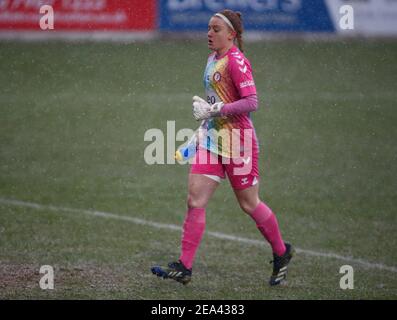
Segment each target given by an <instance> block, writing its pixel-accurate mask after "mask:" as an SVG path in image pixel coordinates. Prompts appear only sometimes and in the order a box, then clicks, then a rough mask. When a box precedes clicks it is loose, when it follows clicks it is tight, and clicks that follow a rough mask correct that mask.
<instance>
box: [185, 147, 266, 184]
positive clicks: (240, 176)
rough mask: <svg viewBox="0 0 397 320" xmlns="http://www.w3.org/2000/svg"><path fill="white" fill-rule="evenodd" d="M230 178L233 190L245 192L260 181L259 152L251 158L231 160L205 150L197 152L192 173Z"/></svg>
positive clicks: (191, 169) (254, 153) (191, 168)
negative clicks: (244, 190)
mask: <svg viewBox="0 0 397 320" xmlns="http://www.w3.org/2000/svg"><path fill="white" fill-rule="evenodd" d="M225 172H226V174H227V176H228V178H229V181H230V184H231V185H232V187H233V189H236V190H243V189H246V188H249V187H251V186H254V185H256V184H257V183H258V181H259V170H258V152H253V153H252V155H250V156H245V157H241V158H236V159H229V158H224V157H222V156H219V155H217V154H215V153H212V152H210V151H208V150H206V149H204V148H201V147H200V148H199V149H198V150H197V153H196V156H195V158H194V161H193V164H192V165H191V167H190V173H193V174H204V175H209V176H216V177H219V178H221V179H224V178H225V177H226V175H225Z"/></svg>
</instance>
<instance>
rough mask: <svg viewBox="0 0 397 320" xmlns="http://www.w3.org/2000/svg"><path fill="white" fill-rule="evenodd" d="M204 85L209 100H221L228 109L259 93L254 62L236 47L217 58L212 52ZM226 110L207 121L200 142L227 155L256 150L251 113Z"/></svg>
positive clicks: (230, 156)
mask: <svg viewBox="0 0 397 320" xmlns="http://www.w3.org/2000/svg"><path fill="white" fill-rule="evenodd" d="M204 86H205V92H206V98H207V102H208V103H210V104H213V103H215V102H220V101H222V102H224V103H225V104H226V106H225V111H226V110H227V107H228V106H227V104H230V103H232V102H236V101H238V100H241V99H243V98H246V97H249V96H256V87H255V82H254V79H253V76H252V69H251V64H250V62H249V61H248V59H247V58H246V57H245V56H244V54H243V53H242V52H241V51H240V50H239V49H238V48H237V47H236V46H233V47H232V48H231V49H230V50H229V51H228V52H226V53H225V54H224V55H222V56H220V57H216V53H215V52H213V53H211V54H210V55H209V57H208V61H207V66H206V68H205V72H204ZM225 113H226V114H225ZM225 113H223V115H222V116H220V117H215V118H210V119H208V120H206V121H205V122H204V124H203V126H202V127H203V128H204V129H205V131H204V132H205V135H204V137H201V138H200V145H201V146H202V147H204V148H206V149H207V150H209V151H211V152H213V153H216V154H218V155H221V156H223V157H227V158H236V157H240V156H241V154H242V153H245V154H247V152H257V151H258V143H257V138H256V134H255V129H254V126H253V124H252V121H251V118H250V113H249V112H242V113H238V114H233V113H231V114H229V112H225ZM219 138H221V139H219Z"/></svg>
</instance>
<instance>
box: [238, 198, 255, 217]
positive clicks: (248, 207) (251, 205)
mask: <svg viewBox="0 0 397 320" xmlns="http://www.w3.org/2000/svg"><path fill="white" fill-rule="evenodd" d="M239 204H240V208H241V210H243V211H244V212H245V213H247V214H252V213H253V212H254V210H255V208H256V206H257V202H256V201H248V200H240V201H239Z"/></svg>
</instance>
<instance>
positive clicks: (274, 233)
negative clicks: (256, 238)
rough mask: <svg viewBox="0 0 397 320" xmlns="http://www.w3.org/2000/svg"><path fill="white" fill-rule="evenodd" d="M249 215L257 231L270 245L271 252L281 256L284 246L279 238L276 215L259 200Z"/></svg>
mask: <svg viewBox="0 0 397 320" xmlns="http://www.w3.org/2000/svg"><path fill="white" fill-rule="evenodd" d="M251 217H252V219H254V221H255V222H256V226H257V227H258V229H259V231H260V232H261V233H262V234H263V236H264V237H265V238H266V240H267V241H268V242H269V243H270V245H271V246H272V249H273V252H274V253H275V254H277V255H278V256H282V255H283V254H284V253H285V250H286V248H285V245H284V241H283V239H282V238H281V234H280V229H279V227H278V223H277V219H276V216H275V215H274V213H273V212H272V210H271V209H270V208H269V207H268V206H267V205H266V204H264V203H263V202H260V203H259V204H258V206H257V207H256V208H255V210H254V211H253V212H252V213H251Z"/></svg>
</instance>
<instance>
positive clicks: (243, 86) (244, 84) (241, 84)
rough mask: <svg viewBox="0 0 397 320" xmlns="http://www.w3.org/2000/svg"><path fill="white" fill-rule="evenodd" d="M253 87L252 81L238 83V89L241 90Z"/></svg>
mask: <svg viewBox="0 0 397 320" xmlns="http://www.w3.org/2000/svg"><path fill="white" fill-rule="evenodd" d="M254 85H255V83H254V80H247V81H244V82H241V83H240V88H241V89H242V88H245V87H251V86H254Z"/></svg>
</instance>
